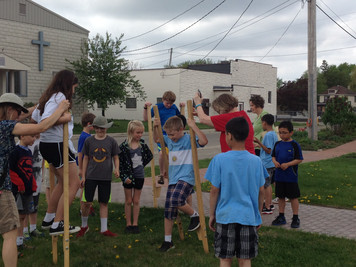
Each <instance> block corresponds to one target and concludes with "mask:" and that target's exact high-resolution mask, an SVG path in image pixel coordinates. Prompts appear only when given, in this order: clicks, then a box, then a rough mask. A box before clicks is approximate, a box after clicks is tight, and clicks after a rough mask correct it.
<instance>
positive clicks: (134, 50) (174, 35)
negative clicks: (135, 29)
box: [125, 0, 226, 53]
mask: <svg viewBox="0 0 356 267" xmlns="http://www.w3.org/2000/svg"><path fill="white" fill-rule="evenodd" d="M225 1H226V0H223V1H221V3H220V4H218V5H217V6H215V7H214V8H213V9H212V10H210V11H209V12H208V13H206V14H205V15H204V16H202V17H201V18H200V19H198V20H197V21H195V22H194V23H193V24H191V25H189V26H188V27H186V28H184V29H183V30H181V31H179V32H177V33H175V34H173V35H172V36H170V37H168V38H166V39H163V40H161V41H159V42H157V43H154V44H151V45H148V46H145V47H141V48H138V49H133V50H128V51H125V53H129V52H136V51H140V50H143V49H147V48H150V47H152V46H155V45H158V44H161V43H163V42H165V41H168V40H170V39H172V38H173V37H176V36H177V35H179V34H181V33H182V32H185V31H186V30H188V29H189V28H191V27H193V26H194V25H195V24H197V23H198V22H200V21H201V20H203V19H204V18H205V17H207V16H208V15H210V14H211V13H212V12H213V11H215V10H216V9H217V8H218V7H220V6H221V5H222V4H223V3H225Z"/></svg>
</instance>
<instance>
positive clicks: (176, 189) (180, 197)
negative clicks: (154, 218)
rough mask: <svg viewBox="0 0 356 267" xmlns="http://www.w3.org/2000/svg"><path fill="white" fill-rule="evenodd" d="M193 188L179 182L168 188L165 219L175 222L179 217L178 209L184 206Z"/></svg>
mask: <svg viewBox="0 0 356 267" xmlns="http://www.w3.org/2000/svg"><path fill="white" fill-rule="evenodd" d="M192 189H193V186H192V185H191V184H189V183H187V182H184V181H180V180H179V181H178V183H176V184H171V185H169V186H168V188H167V195H166V203H165V207H164V217H165V218H167V219H169V220H175V219H176V218H177V215H178V207H181V206H184V205H185V204H186V200H187V198H188V197H189V195H190V194H191V192H192Z"/></svg>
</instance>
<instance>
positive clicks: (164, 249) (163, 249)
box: [159, 241, 174, 252]
mask: <svg viewBox="0 0 356 267" xmlns="http://www.w3.org/2000/svg"><path fill="white" fill-rule="evenodd" d="M173 248H174V245H173V242H166V241H164V242H163V243H162V246H161V247H160V248H159V251H161V252H167V251H169V250H171V249H173Z"/></svg>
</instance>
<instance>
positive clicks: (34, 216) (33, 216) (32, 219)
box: [24, 212, 37, 227]
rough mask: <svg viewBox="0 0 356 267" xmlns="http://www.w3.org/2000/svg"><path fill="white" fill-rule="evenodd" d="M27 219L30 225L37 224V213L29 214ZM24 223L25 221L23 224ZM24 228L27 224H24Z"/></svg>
mask: <svg viewBox="0 0 356 267" xmlns="http://www.w3.org/2000/svg"><path fill="white" fill-rule="evenodd" d="M28 217H29V218H30V224H37V212H35V213H31V214H30V215H29V216H28ZM26 221H27V220H26V219H25V222H26ZM26 226H27V223H25V225H24V227H26Z"/></svg>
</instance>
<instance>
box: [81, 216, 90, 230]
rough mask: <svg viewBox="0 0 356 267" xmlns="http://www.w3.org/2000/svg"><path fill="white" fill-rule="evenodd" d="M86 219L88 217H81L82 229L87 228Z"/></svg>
mask: <svg viewBox="0 0 356 267" xmlns="http://www.w3.org/2000/svg"><path fill="white" fill-rule="evenodd" d="M88 218H89V217H83V216H82V227H87V226H88Z"/></svg>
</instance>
